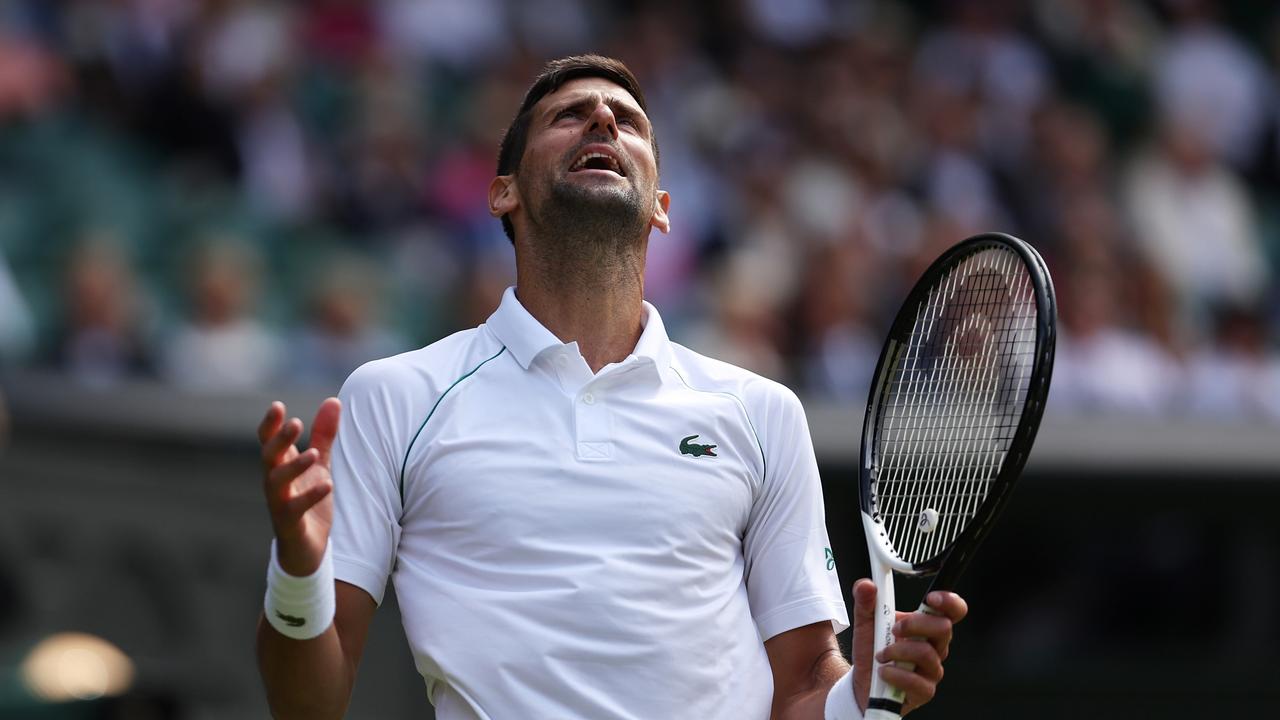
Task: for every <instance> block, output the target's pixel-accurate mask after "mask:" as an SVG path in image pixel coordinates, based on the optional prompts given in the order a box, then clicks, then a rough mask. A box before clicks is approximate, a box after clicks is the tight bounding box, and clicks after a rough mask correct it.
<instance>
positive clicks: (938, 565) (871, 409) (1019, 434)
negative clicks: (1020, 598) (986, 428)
mask: <svg viewBox="0 0 1280 720" xmlns="http://www.w3.org/2000/svg"><path fill="white" fill-rule="evenodd" d="M989 248H1003V249H1008V250H1013V251H1014V252H1015V253H1017V255H1018V256H1019V257H1020V258H1021V259H1022V262H1023V264H1024V266H1025V267H1026V269H1027V274H1028V275H1029V276H1030V281H1031V287H1032V293H1033V295H1034V296H1035V302H1036V323H1035V324H1036V327H1035V336H1036V346H1035V347H1036V349H1035V354H1034V356H1033V358H1032V365H1031V372H1030V374H1029V382H1028V385H1027V397H1026V399H1025V400H1024V402H1023V406H1022V413H1021V416H1020V417H1019V419H1018V427H1017V429H1016V430H1015V431H1014V434H1013V439H1012V441H1011V443H1010V446H1009V451H1008V453H1007V454H1006V455H1005V460H1004V462H1003V463H1002V464H1001V466H1000V471H999V472H998V473H997V475H996V477H995V478H994V480H993V481H992V487H991V490H990V492H989V493H988V495H987V497H986V499H985V500H983V502H982V505H981V506H980V507H979V508H978V510H977V512H976V513H975V514H974V516H973V520H972V521H970V522H969V524H968V525H966V527H965V529H964V530H962V531H961V532H960V533H959V535H957V537H956V538H955V540H953V541H952V542H951V543H950V544H949V545H948V546H947V547H946V548H944V549H943V550H942V551H940V552H938V553H937V554H936V555H934V557H932V558H929V559H928V560H925V561H923V562H920V563H913V564H912V568H913V570H914V572H915V574H918V575H932V574H935V573H936V574H937V577H936V578H934V581H933V583H932V585H931V589H938V590H949V589H951V588H953V587H954V586H955V583H956V581H957V580H958V579H959V577H960V575H961V574H963V572H964V570H965V568H966V567H967V566H968V563H969V560H970V559H972V557H973V553H974V551H975V550H976V549H977V547H978V545H979V544H980V543H981V542H982V540H983V538H985V537H986V535H987V533H988V532H989V531H990V529H991V527H992V524H993V522H994V520H995V519H996V518H997V517H999V515H1000V512H1001V511H1002V510H1003V509H1004V506H1005V504H1006V503H1008V500H1009V496H1010V491H1011V490H1012V489H1013V486H1014V484H1015V483H1016V482H1017V480H1018V478H1019V476H1021V474H1022V469H1023V467H1024V466H1025V465H1026V462H1027V458H1028V457H1029V456H1030V454H1031V446H1032V444H1033V443H1034V442H1035V437H1036V432H1037V431H1038V430H1039V428H1040V419H1041V418H1042V417H1043V415H1044V406H1045V400H1046V399H1047V398H1048V395H1049V381H1050V379H1051V377H1052V375H1053V358H1054V348H1055V345H1056V342H1057V316H1058V302H1057V295H1056V294H1055V292H1054V289H1053V279H1052V278H1051V277H1050V275H1049V271H1048V268H1047V267H1046V265H1045V262H1044V258H1042V257H1041V256H1040V253H1039V252H1037V251H1036V249H1035V248H1034V247H1032V246H1031V245H1030V244H1029V243H1027V242H1025V241H1023V240H1020V239H1018V238H1016V237H1014V236H1012V235H1008V234H1005V233H998V232H990V233H982V234H980V235H975V236H973V237H970V238H968V239H966V240H963V241H961V242H959V243H957V244H956V245H954V246H952V247H951V248H949V249H948V250H947V251H946V252H944V253H943V254H942V255H940V256H939V257H938V259H937V260H934V261H933V263H932V264H931V265H929V267H928V268H927V269H926V270H925V271H924V273H923V274H922V275H921V276H920V279H919V280H918V281H916V284H915V286H914V287H912V289H911V292H910V293H909V294H908V295H907V298H906V300H905V301H903V303H902V306H901V308H900V309H899V310H898V314H897V316H896V317H895V318H894V321H893V325H892V326H890V330H889V333H888V335H887V337H886V338H885V343H884V347H883V348H882V349H881V351H880V357H879V359H878V360H877V362H876V371H875V374H874V375H873V376H872V381H871V389H870V394H869V396H868V398H867V412H866V416H865V417H864V419H863V424H862V446H861V451H860V455H861V462H860V463H859V486H858V503H859V506H860V507H861V509H862V512H864V513H866V514H867V515H870V516H872V517H875V516H876V513H875V508H874V501H873V498H872V487H871V484H872V477H871V468H872V461H873V457H872V455H873V452H874V447H875V438H876V435H877V433H878V430H879V428H878V427H877V426H876V415H877V411H878V410H879V406H880V400H881V395H882V392H881V390H882V386H883V385H884V384H885V382H887V381H888V377H887V375H888V373H887V372H886V371H887V369H888V368H891V367H893V364H894V361H895V360H896V356H897V353H898V352H901V349H902V347H903V345H902V342H901V341H902V339H904V338H905V337H906V336H907V335H908V334H909V333H910V331H911V328H912V326H913V325H914V323H915V317H916V315H915V308H916V306H917V305H919V304H920V303H921V302H922V301H923V300H924V299H925V298H927V297H928V293H929V291H930V289H932V288H933V287H934V285H935V283H936V281H937V280H938V278H939V277H940V276H941V275H943V274H944V273H945V272H947V271H948V270H949V269H951V267H952V266H954V265H955V264H957V263H958V262H959V261H960V260H962V259H963V258H965V257H968V256H970V255H973V254H974V253H977V252H980V251H982V250H985V249H989ZM881 532H883V530H881Z"/></svg>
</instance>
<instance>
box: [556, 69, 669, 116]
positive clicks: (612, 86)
mask: <svg viewBox="0 0 1280 720" xmlns="http://www.w3.org/2000/svg"><path fill="white" fill-rule="evenodd" d="M593 97H594V98H598V99H601V100H604V101H605V102H607V103H608V104H609V105H625V106H627V107H629V108H631V109H632V110H634V111H635V112H637V113H640V114H644V111H643V110H641V109H640V103H638V102H636V99H635V98H634V97H631V93H629V92H627V91H626V89H625V88H623V87H622V86H621V85H619V84H617V83H615V82H613V81H611V80H606V79H604V78H600V77H582V78H574V79H573V80H570V81H569V82H566V83H565V84H563V85H561V86H560V87H559V88H557V89H556V91H555V92H553V93H548V94H547V95H546V96H544V97H543V98H542V99H541V100H539V101H538V102H537V104H536V105H535V106H534V107H535V109H537V110H545V109H547V108H551V107H558V106H561V105H567V104H572V103H574V102H580V101H582V100H588V99H591V98H593Z"/></svg>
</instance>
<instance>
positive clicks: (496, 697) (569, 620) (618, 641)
mask: <svg viewBox="0 0 1280 720" xmlns="http://www.w3.org/2000/svg"><path fill="white" fill-rule="evenodd" d="M645 312H646V315H645V327H644V331H643V333H642V334H641V337H640V340H639V342H638V343H637V344H636V348H635V351H634V352H633V353H632V354H631V355H630V356H628V357H627V358H626V359H625V360H623V361H622V362H619V363H615V364H612V365H609V366H607V367H605V368H603V369H602V370H601V371H600V372H599V373H597V374H592V372H591V370H590V368H589V367H588V366H587V363H586V361H585V360H584V359H583V358H582V355H581V354H580V353H579V352H578V347H577V344H576V343H568V344H565V343H561V342H560V341H559V340H558V339H557V338H556V337H555V336H554V335H552V334H551V332H550V331H548V330H547V329H546V328H544V327H543V326H542V325H541V324H540V323H538V321H537V320H535V319H534V318H533V316H531V315H530V314H529V313H528V312H527V311H526V310H525V309H524V307H523V306H521V305H520V303H519V301H518V300H517V299H516V296H515V293H514V291H513V290H512V289H508V290H507V292H506V295H505V296H504V297H503V300H502V304H501V306H500V307H499V308H498V309H497V311H496V312H494V314H493V315H492V316H491V317H490V318H489V320H488V322H486V323H485V324H483V325H481V326H480V327H478V328H475V329H473V330H467V331H463V332H460V333H457V334H455V335H452V336H450V337H447V338H445V339H443V340H440V341H439V342H436V343H434V344H432V345H430V346H428V347H426V348H423V349H421V350H416V351H413V352H410V353H405V354H403V355H397V356H395V357H391V358H386V359H383V360H378V361H375V362H372V363H369V364H367V365H365V366H363V367H361V368H360V369H359V370H357V371H356V372H355V373H354V374H352V376H351V377H350V379H348V380H347V382H346V384H345V385H344V386H343V389H342V393H341V397H342V400H343V409H342V415H343V416H342V424H341V429H340V431H339V434H338V440H337V444H336V446H335V449H334V453H333V476H334V482H335V490H334V500H335V515H334V526H333V531H332V546H333V556H334V561H335V569H336V575H337V578H338V579H340V580H343V581H346V582H348V583H352V584H354V585H357V586H359V587H361V588H363V589H364V590H366V591H368V592H369V594H370V595H372V596H373V597H374V599H375V600H377V601H378V602H379V603H380V602H381V601H382V594H383V591H384V588H385V587H386V583H387V579H388V578H389V577H390V578H392V579H393V580H394V583H395V588H396V595H397V598H398V600H399V603H400V608H401V613H402V615H403V619H404V629H405V633H406V634H407V636H408V639H409V645H410V647H411V649H412V651H413V655H414V658H415V661H416V663H417V668H418V670H419V672H421V673H422V675H423V677H424V678H426V681H427V687H428V693H429V695H430V698H431V701H432V703H433V704H434V705H435V707H436V716H437V717H438V718H440V720H464V719H465V720H474V719H476V718H483V719H485V720H513V719H516V718H534V719H539V720H550V719H555V720H559V719H575V720H624V719H626V720H655V719H656V718H663V719H664V720H667V719H681V718H688V719H690V720H753V719H758V720H765V719H766V718H768V716H769V707H770V703H771V701H772V692H773V681H772V675H771V673H770V669H769V663H768V658H767V656H766V655H765V652H764V646H763V644H762V642H763V640H765V639H768V638H770V637H772V636H774V635H776V634H778V633H780V632H783V631H785V630H789V629H792V628H796V627H800V626H802V625H807V624H810V623H814V622H819V621H823V620H829V621H831V622H832V623H833V625H834V626H835V629H836V631H837V632H839V631H841V630H843V629H844V628H845V627H847V625H848V617H847V615H846V613H845V607H844V603H843V600H842V597H841V593H840V588H839V584H838V582H837V579H836V573H835V565H834V562H833V561H832V560H831V551H830V549H829V548H830V543H829V542H828V539H827V532H826V526H825V523H824V520H823V505H822V491H821V486H820V484H819V480H818V469H817V464H816V462H815V460H814V454H813V446H812V443H811V441H810V438H809V432H808V428H807V426H806V423H805V418H804V411H803V409H802V408H801V406H800V402H799V400H797V398H796V397H795V395H794V394H793V393H792V392H791V391H789V390H787V389H786V388H785V387H783V386H782V385H779V384H778V383H775V382H773V381H771V380H767V379H764V378H762V377H759V376H757V375H754V374H752V373H749V372H747V371H745V370H741V369H739V368H736V367H733V366H731V365H728V364H725V363H722V362H719V361H716V360H712V359H709V358H706V357H703V356H700V355H698V354H696V353H694V352H692V351H690V350H688V349H686V348H684V347H681V346H679V345H676V344H674V343H672V342H670V341H669V340H668V339H667V335H666V331H665V329H664V328H663V326H662V320H661V318H659V316H658V313H657V311H656V310H655V309H654V308H653V306H651V305H649V304H648V303H646V304H645Z"/></svg>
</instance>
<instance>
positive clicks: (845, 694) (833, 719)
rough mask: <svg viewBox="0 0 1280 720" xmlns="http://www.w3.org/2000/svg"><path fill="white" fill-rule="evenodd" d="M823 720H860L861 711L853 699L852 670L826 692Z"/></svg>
mask: <svg viewBox="0 0 1280 720" xmlns="http://www.w3.org/2000/svg"><path fill="white" fill-rule="evenodd" d="M823 718H824V720H862V711H861V710H859V709H858V703H857V701H856V700H855V699H854V697H853V668H850V669H849V672H847V673H845V674H844V675H843V676H842V677H841V678H840V679H839V680H837V681H836V684H835V685H832V686H831V689H830V690H828V691H827V705H826V709H825V711H824V713H823Z"/></svg>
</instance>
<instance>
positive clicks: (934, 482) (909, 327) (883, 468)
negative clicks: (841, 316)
mask: <svg viewBox="0 0 1280 720" xmlns="http://www.w3.org/2000/svg"><path fill="white" fill-rule="evenodd" d="M1056 317H1057V309H1056V300H1055V298H1054V293H1053V283H1052V280H1051V279H1050V278H1049V273H1048V270H1046V268H1045V265H1044V260H1043V259H1042V258H1041V257H1040V254H1039V253H1037V252H1036V251H1035V249H1034V248H1032V247H1031V246H1030V245H1028V244H1027V243H1025V242H1023V241H1021V240H1019V239H1017V238H1014V237H1011V236H1009V235H1003V234H999V233H989V234H985V235H978V236H976V237H972V238H969V239H968V240H965V241H964V242H962V243H960V244H958V245H956V246H955V247H952V248H951V249H950V250H948V251H947V252H945V253H943V255H942V256H941V257H939V258H938V259H937V260H936V261H934V263H933V264H932V265H930V266H929V268H928V269H927V270H926V271H925V272H924V276H923V277H921V278H920V281H919V282H918V283H916V286H915V287H914V288H913V289H912V290H911V294H910V295H909V296H908V297H907V300H906V302H905V303H903V305H902V309H901V310H899V311H898V315H897V318H895V319H894V321H893V326H892V328H891V329H890V330H889V337H888V339H887V340H886V341H885V344H884V349H883V350H882V351H881V353H880V360H879V362H878V364H877V365H876V374H875V378H874V380H872V383H871V393H870V397H869V398H868V400H867V416H866V420H865V422H864V424H863V433H862V468H861V485H860V492H859V502H860V504H861V508H862V527H863V530H864V531H865V533H866V536H867V551H868V555H869V556H870V559H871V571H872V576H873V579H874V580H875V583H876V588H877V592H876V603H877V607H876V615H875V652H876V653H877V654H879V652H880V651H881V650H883V649H884V648H885V647H886V646H888V645H889V644H890V643H892V642H893V634H892V627H893V623H894V620H895V619H896V618H895V615H896V612H895V611H896V606H895V602H894V591H893V574H894V573H895V572H897V573H901V574H904V575H914V576H922V575H934V576H935V577H934V579H933V581H932V584H931V585H930V587H929V590H930V591H932V590H950V589H952V588H953V587H954V586H955V583H956V581H957V580H958V579H959V577H960V575H961V573H963V572H964V569H965V566H966V565H968V564H969V561H970V560H971V559H972V558H973V554H974V551H975V550H976V549H977V547H978V544H979V543H980V542H982V539H983V537H985V536H986V534H987V533H988V532H989V531H990V530H991V527H992V524H993V523H994V521H995V519H996V517H997V516H998V515H999V514H1000V510H1001V509H1002V508H1003V506H1004V505H1005V502H1006V501H1007V500H1008V498H1009V495H1010V493H1009V491H1010V490H1011V489H1012V488H1013V484H1014V482H1016V481H1017V479H1018V475H1019V474H1020V473H1021V472H1022V467H1023V465H1024V464H1025V463H1026V461H1027V455H1028V454H1029V453H1030V452H1031V444H1032V442H1033V441H1034V440H1035V436H1036V429H1037V428H1038V427H1039V426H1040V416H1041V414H1042V413H1043V411H1044V402H1045V397H1046V396H1047V394H1048V392H1049V376H1050V374H1051V372H1052V370H1053V348H1054V338H1055V335H1056V332H1055V322H1056ZM926 595H927V593H926ZM920 610H922V611H926V612H929V611H930V609H929V608H927V607H926V606H925V605H924V603H921V604H920ZM879 666H880V663H879V662H877V663H876V667H875V668H873V671H872V675H871V695H870V699H869V701H868V704H867V712H866V718H867V720H896V719H897V718H898V717H900V716H901V713H902V703H903V699H904V695H903V693H902V692H901V691H899V690H898V689H897V688H894V687H893V686H891V685H889V684H888V683H886V682H885V681H884V680H882V679H881V678H880V671H879V670H880V668H879Z"/></svg>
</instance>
